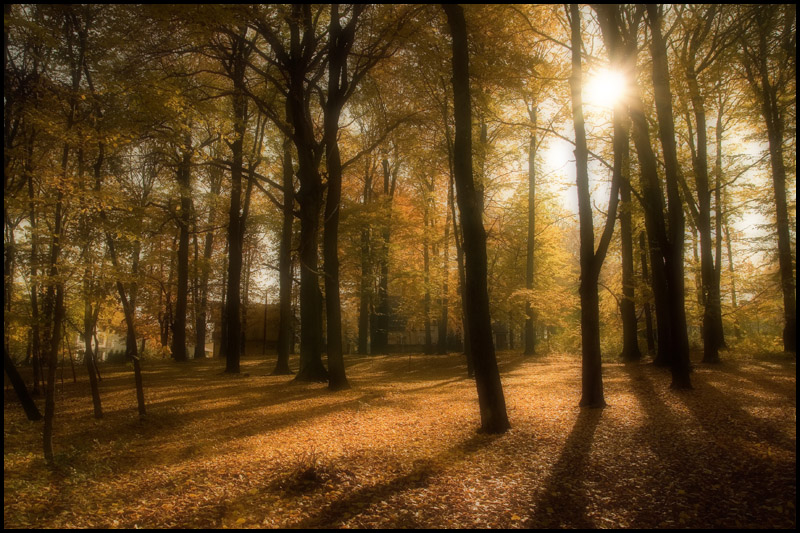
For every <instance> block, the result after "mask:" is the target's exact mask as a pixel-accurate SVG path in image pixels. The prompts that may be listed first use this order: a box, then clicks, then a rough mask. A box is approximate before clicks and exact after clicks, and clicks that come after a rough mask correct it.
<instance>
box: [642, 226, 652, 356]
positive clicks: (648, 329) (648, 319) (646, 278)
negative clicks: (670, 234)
mask: <svg viewBox="0 0 800 533" xmlns="http://www.w3.org/2000/svg"><path fill="white" fill-rule="evenodd" d="M639 250H640V252H641V260H642V281H643V282H644V285H645V286H646V287H651V285H650V275H649V274H648V272H647V239H646V237H645V234H644V232H641V233H639ZM644 323H645V340H646V341H647V352H648V353H650V354H652V353H655V351H656V341H655V336H654V331H653V315H652V313H651V311H650V299H649V298H648V299H647V300H645V302H644Z"/></svg>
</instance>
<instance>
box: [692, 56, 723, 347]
mask: <svg viewBox="0 0 800 533" xmlns="http://www.w3.org/2000/svg"><path fill="white" fill-rule="evenodd" d="M686 77H687V79H688V81H689V83H688V86H689V95H690V97H691V100H692V108H693V110H694V117H695V124H696V131H697V143H696V150H697V155H696V157H694V158H693V163H694V178H695V182H696V184H697V214H698V219H697V232H698V234H699V237H700V279H701V293H702V305H703V362H704V363H719V339H720V337H721V334H720V332H719V331H718V330H717V326H718V324H719V320H718V317H719V316H720V302H719V291H718V290H715V286H714V280H715V277H716V276H715V266H714V257H713V253H714V252H713V249H712V248H713V244H712V240H711V191H710V186H709V173H708V136H707V128H708V125H707V122H706V110H705V102H704V101H703V97H702V95H701V94H700V88H699V87H698V84H697V73H696V72H695V70H694V58H693V57H690V58H689V63H688V65H687V67H686ZM717 289H718V288H717Z"/></svg>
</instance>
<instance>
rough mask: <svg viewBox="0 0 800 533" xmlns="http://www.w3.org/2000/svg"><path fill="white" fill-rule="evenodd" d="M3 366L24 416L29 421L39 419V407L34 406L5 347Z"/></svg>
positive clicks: (40, 417) (40, 416)
mask: <svg viewBox="0 0 800 533" xmlns="http://www.w3.org/2000/svg"><path fill="white" fill-rule="evenodd" d="M3 368H4V370H5V372H6V375H7V376H8V379H9V381H11V385H12V386H13V387H14V392H16V393H17V398H19V403H20V404H21V405H22V408H23V409H24V410H25V416H26V417H28V420H31V421H34V420H41V419H42V414H41V413H40V412H39V408H38V407H36V403H35V402H34V401H33V398H31V395H30V393H28V387H26V386H25V381H24V380H23V379H22V377H21V376H20V375H19V372H18V371H17V368H16V367H15V366H14V361H12V360H11V356H9V355H8V350H6V349H5V347H4V348H3Z"/></svg>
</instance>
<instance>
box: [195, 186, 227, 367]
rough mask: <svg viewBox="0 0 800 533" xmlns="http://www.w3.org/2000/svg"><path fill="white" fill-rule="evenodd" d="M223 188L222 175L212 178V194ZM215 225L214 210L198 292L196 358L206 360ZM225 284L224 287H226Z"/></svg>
mask: <svg viewBox="0 0 800 533" xmlns="http://www.w3.org/2000/svg"><path fill="white" fill-rule="evenodd" d="M221 186H222V175H221V174H220V175H219V176H215V177H213V178H212V184H211V191H210V192H211V193H212V194H215V195H216V194H219V190H220V188H221ZM213 224H214V210H213V209H209V211H208V219H207V225H208V228H209V229H208V230H207V231H206V235H205V238H204V240H203V260H202V262H201V264H200V282H199V284H200V286H199V287H198V292H199V293H200V304H199V305H198V309H197V320H196V321H195V346H194V358H195V359H205V357H206V334H207V322H208V278H209V275H210V272H211V257H212V255H213V252H214V232H213V231H212V230H211V226H212V225H213ZM223 275H224V274H223ZM224 286H225V285H224V283H223V287H224Z"/></svg>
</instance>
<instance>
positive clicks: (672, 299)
mask: <svg viewBox="0 0 800 533" xmlns="http://www.w3.org/2000/svg"><path fill="white" fill-rule="evenodd" d="M646 9H647V14H648V18H649V26H650V30H651V35H652V43H651V45H652V56H653V94H654V97H655V104H656V115H657V116H658V131H659V137H660V139H661V147H662V150H663V152H664V167H665V169H666V171H665V175H666V185H667V200H668V206H669V209H668V214H667V217H668V220H669V233H668V235H667V239H668V245H667V246H666V247H665V252H666V253H665V254H664V268H665V272H666V275H667V284H668V287H669V321H670V334H671V343H670V344H671V350H672V361H671V365H670V369H671V371H672V383H671V385H670V387H671V388H673V389H691V388H692V385H691V380H690V377H689V373H690V372H691V367H690V361H689V337H688V333H687V329H686V308H685V303H684V298H685V287H684V283H685V282H684V275H683V269H684V258H683V248H684V245H683V243H684V237H685V235H684V230H685V220H684V212H683V203H682V200H681V197H680V192H679V183H680V177H679V173H680V172H681V169H680V165H679V164H678V153H677V147H676V144H675V125H674V118H673V112H672V93H671V91H670V85H669V67H668V64H667V49H666V43H665V41H664V38H663V36H662V34H661V13H660V9H661V8H660V7H657V6H655V5H652V4H649V5H647V6H646Z"/></svg>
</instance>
